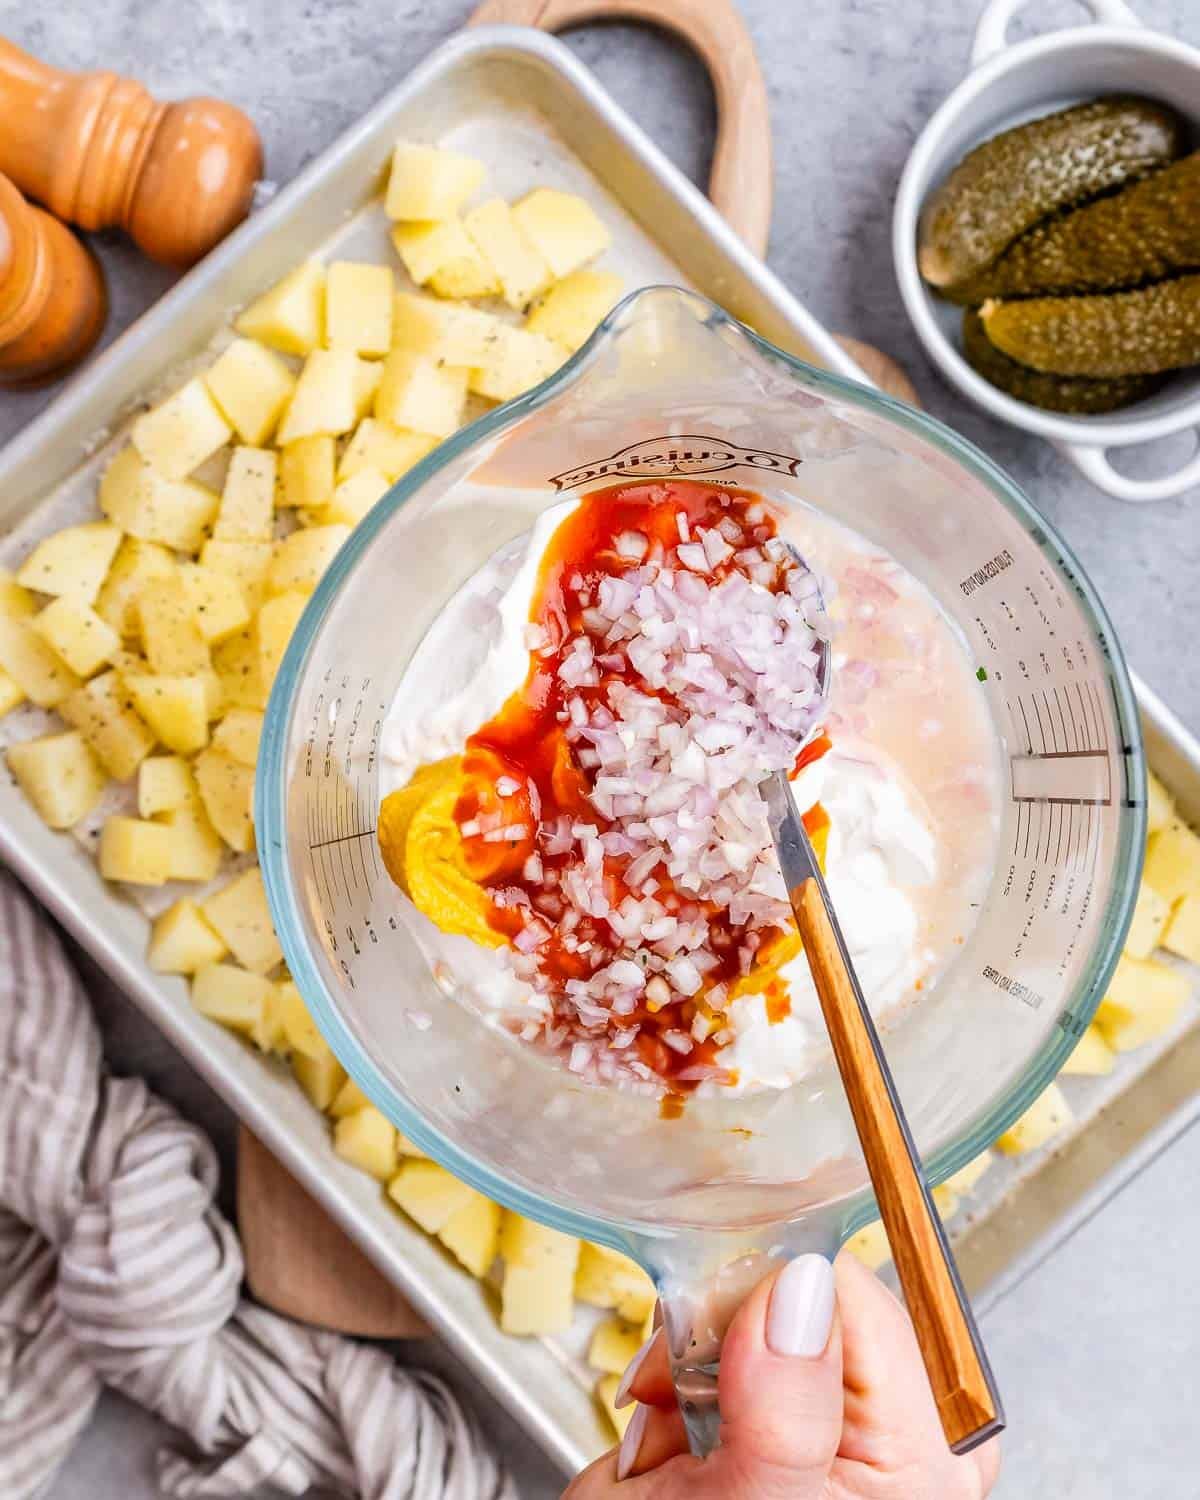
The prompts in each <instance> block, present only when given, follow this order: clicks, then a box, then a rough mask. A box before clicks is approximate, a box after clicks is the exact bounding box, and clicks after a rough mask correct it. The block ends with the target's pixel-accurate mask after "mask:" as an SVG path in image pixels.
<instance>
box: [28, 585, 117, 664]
mask: <svg viewBox="0 0 1200 1500" xmlns="http://www.w3.org/2000/svg"><path fill="white" fill-rule="evenodd" d="M30 625H31V626H32V628H33V629H34V630H36V631H37V633H38V635H40V636H41V638H42V640H44V641H45V642H46V644H47V646H49V647H50V649H51V650H52V651H53V652H55V654H56V655H58V656H60V657H61V658H62V659H63V661H65V662H66V664H67V666H68V667H70V669H71V670H72V672H77V673H78V674H79V676H80V677H90V676H91V675H92V673H93V672H98V671H99V670H100V668H101V667H102V666H104V664H105V662H107V661H110V660H111V659H112V657H113V655H114V653H115V652H117V651H118V650H119V649H120V646H121V637H120V636H119V635H118V634H117V632H116V631H115V630H114V629H113V628H112V626H111V625H108V624H106V623H105V622H104V621H103V620H102V619H101V618H100V616H99V615H98V614H97V613H96V611H95V610H94V609H92V608H91V607H90V606H89V605H87V604H81V603H79V602H78V601H77V600H75V599H71V598H66V597H61V598H58V599H52V600H51V601H50V603H49V604H47V606H46V607H45V609H43V610H42V611H41V613H40V614H37V615H35V616H34V617H33V619H32V620H31V621H30Z"/></svg>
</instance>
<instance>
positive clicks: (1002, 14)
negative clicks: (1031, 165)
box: [892, 0, 1200, 500]
mask: <svg viewBox="0 0 1200 1500" xmlns="http://www.w3.org/2000/svg"><path fill="white" fill-rule="evenodd" d="M1029 3H1030V0H991V3H990V4H989V5H988V6H987V7H986V9H985V10H984V12H983V15H982V17H981V18H980V21H979V25H978V27H977V28H976V32H975V42H974V46H973V47H972V50H971V67H970V72H969V73H968V74H967V76H966V78H965V79H964V80H963V81H962V83H960V84H959V86H958V87H957V88H956V89H955V90H954V92H953V93H952V94H951V95H950V97H949V98H948V99H947V100H946V102H945V103H944V104H943V105H942V106H941V108H940V109H939V110H938V111H937V113H936V114H935V115H934V116H933V118H932V119H931V120H930V121H929V124H928V125H926V127H925V129H924V130H923V131H922V132H921V134H920V136H919V137H918V138H917V143H916V145H915V146H914V147H913V150H912V154H911V155H910V156H909V158H908V163H907V165H906V166H905V169H904V175H903V176H902V177H901V179H900V188H899V192H898V194H897V197H896V208H895V214H894V217H893V220H892V254H893V256H894V258H895V262H896V275H897V278H898V280H899V283H900V292H901V295H902V296H903V298H904V305H905V307H906V308H907V309H908V314H909V317H910V318H911V319H912V321H913V325H914V327H915V328H916V330H917V334H918V336H919V338H920V340H921V342H922V343H923V344H924V345H925V348H926V351H927V352H928V354H929V356H930V358H931V359H932V360H933V361H934V363H935V364H936V365H937V366H938V368H939V369H940V370H941V372H942V374H943V375H944V376H945V377H946V379H947V380H948V381H949V382H950V383H951V384H952V385H954V386H956V387H957V388H958V389H959V390H960V391H961V392H962V393H963V395H965V396H968V397H969V398H970V399H971V400H972V401H974V402H975V403H976V404H977V405H978V406H981V407H983V408H984V410H985V411H988V412H990V413H991V414H992V415H993V416H995V417H1000V418H1001V419H1002V420H1003V421H1005V422H1011V423H1012V424H1013V425H1014V426H1015V427H1022V428H1024V429H1025V431H1026V432H1035V433H1038V434H1039V435H1040V436H1042V437H1045V438H1048V439H1049V440H1050V441H1051V442H1052V443H1053V444H1054V446H1055V447H1056V448H1058V449H1059V450H1060V451H1061V452H1062V453H1064V454H1065V455H1066V456H1067V457H1068V458H1069V459H1070V460H1071V461H1072V462H1073V463H1074V464H1075V465H1076V466H1077V467H1078V468H1079V469H1080V470H1081V471H1082V472H1083V473H1084V474H1085V475H1086V476H1087V477H1088V478H1089V479H1090V480H1091V481H1092V482H1093V484H1096V485H1098V486H1099V487H1100V488H1101V489H1102V490H1105V491H1106V492H1107V493H1108V494H1110V495H1114V496H1116V497H1117V498H1118V499H1121V500H1164V499H1167V498H1168V497H1169V496H1172V495H1178V494H1180V493H1181V492H1182V491H1184V490H1186V489H1189V488H1190V487H1191V486H1193V485H1200V443H1198V445H1197V451H1196V452H1195V453H1194V454H1193V455H1192V457H1191V458H1190V459H1189V460H1188V461H1187V463H1185V464H1184V465H1183V467H1182V468H1180V469H1178V470H1176V472H1175V473H1173V474H1168V475H1164V476H1162V477H1161V478H1157V479H1128V478H1126V477H1125V475H1123V474H1119V473H1118V472H1117V471H1116V469H1114V468H1113V466H1112V465H1111V464H1110V463H1109V461H1108V456H1107V453H1106V450H1107V449H1111V448H1126V447H1130V446H1131V445H1133V444H1135V443H1145V442H1149V441H1152V440H1153V439H1155V438H1162V437H1167V436H1169V435H1170V434H1171V433H1176V432H1182V431H1186V430H1189V429H1196V428H1200V369H1198V370H1194V371H1188V372H1185V373H1182V374H1180V375H1177V376H1176V377H1175V378H1174V379H1173V380H1172V381H1171V382H1170V384H1169V385H1168V386H1167V388H1166V389H1165V390H1163V391H1161V392H1160V393H1159V394H1158V395H1156V396H1153V397H1151V398H1150V399H1149V400H1147V401H1141V402H1139V403H1138V404H1137V405H1136V406H1132V407H1130V408H1129V409H1128V410H1126V411H1123V412H1116V413H1113V414H1112V415H1111V416H1101V417H1069V416H1060V415H1058V414H1057V413H1055V412H1047V411H1042V410H1040V409H1039V408H1038V407H1035V406H1029V405H1027V404H1026V403H1025V402H1023V401H1018V400H1016V399H1015V398H1014V397H1012V396H1007V395H1005V394H1004V392H1003V391H999V390H997V389H996V387H995V386H993V385H991V384H989V382H988V381H986V380H984V379H983V377H982V376H980V375H977V374H976V373H975V371H974V370H973V369H972V368H971V367H970V365H969V364H967V362H966V360H965V359H964V358H963V355H962V352H961V343H960V336H959V329H960V326H961V321H962V310H961V308H958V307H955V306H953V305H952V304H950V303H948V302H945V301H942V300H941V299H939V298H938V297H936V296H934V294H933V292H932V291H931V290H930V288H928V287H927V286H926V285H925V283H924V282H923V281H922V279H921V275H920V272H919V271H918V270H917V220H918V217H919V215H920V212H921V206H922V204H923V203H924V202H925V199H926V198H927V197H928V195H929V193H930V192H931V191H932V189H933V188H935V187H936V186H937V185H938V184H939V183H940V182H941V181H942V179H943V178H944V177H945V176H946V175H947V174H948V173H949V172H950V170H951V169H952V168H953V167H954V166H955V165H956V164H957V163H958V162H959V161H960V160H961V159H962V157H963V156H965V155H966V153H967V152H968V151H969V150H971V148H972V147H973V146H976V145H978V144H979V142H980V141H983V140H986V139H987V138H988V137H989V136H993V135H996V134H997V133H998V132H999V131H1001V130H1006V129H1008V128H1009V127H1010V126H1012V125H1018V124H1021V123H1022V122H1023V121H1025V120H1030V119H1033V118H1035V117H1036V116H1038V115H1044V114H1048V113H1050V111H1051V110H1054V109H1059V108H1062V107H1063V106H1064V105H1067V104H1074V103H1077V102H1079V101H1080V100H1083V99H1088V98H1094V97H1095V96H1096V95H1098V94H1113V93H1121V94H1143V95H1145V96H1146V97H1147V98H1150V99H1157V100H1160V101H1161V102H1163V103H1165V104H1171V105H1173V106H1174V107H1175V108H1176V109H1177V110H1178V111H1179V112H1180V114H1182V115H1184V116H1185V117H1186V118H1187V119H1188V120H1189V121H1190V123H1191V125H1192V129H1193V142H1192V144H1193V146H1200V50H1197V49H1196V48H1195V47H1189V46H1186V45H1185V44H1184V43H1182V42H1177V41H1175V40H1173V39H1172V38H1170V37H1166V36H1162V35H1160V34H1158V33H1157V32H1153V31H1149V30H1147V29H1146V27H1144V26H1143V25H1142V23H1141V22H1140V21H1139V20H1138V18H1137V16H1135V15H1134V13H1133V12H1132V11H1131V10H1130V9H1129V8H1128V6H1127V5H1125V4H1124V0H1084V4H1085V5H1086V7H1087V9H1088V10H1089V11H1090V12H1091V15H1092V18H1093V22H1094V24H1086V23H1085V24H1084V25H1082V26H1076V27H1071V28H1070V29H1068V30H1065V31H1056V32H1052V33H1050V34H1049V35H1046V36H1040V37H1035V38H1034V39H1033V40H1031V41H1025V42H1018V43H1016V44H1015V45H1011V46H1010V45H1009V43H1008V41H1007V31H1008V26H1009V23H1010V22H1011V21H1012V19H1013V17H1014V16H1015V15H1016V13H1017V12H1018V11H1019V10H1022V9H1024V7H1025V6H1026V5H1027V4H1029Z"/></svg>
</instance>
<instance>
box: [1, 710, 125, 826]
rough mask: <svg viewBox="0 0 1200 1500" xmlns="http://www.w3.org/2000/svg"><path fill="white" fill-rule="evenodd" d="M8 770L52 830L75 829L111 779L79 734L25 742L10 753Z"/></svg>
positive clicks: (13, 748)
mask: <svg viewBox="0 0 1200 1500" xmlns="http://www.w3.org/2000/svg"><path fill="white" fill-rule="evenodd" d="M6 758H7V760H8V769H9V770H10V771H11V772H12V773H13V775H14V776H15V777H16V780H17V785H18V786H19V787H20V788H21V790H22V791H23V792H24V793H25V795H26V796H27V797H28V798H29V800H30V802H32V803H33V806H34V810H35V811H36V812H37V814H38V816H39V817H40V818H41V819H42V821H43V822H44V823H47V824H49V826H50V827H51V828H72V827H74V825H75V824H76V823H78V822H79V820H80V818H82V817H85V816H86V815H87V814H88V813H90V812H91V810H92V808H93V807H95V805H96V803H97V802H98V801H99V800H100V794H101V793H102V792H103V791H104V787H105V784H106V781H107V777H106V776H105V774H104V768H103V767H102V766H101V764H100V762H99V761H98V760H97V759H96V756H95V754H94V753H93V751H92V750H91V748H90V746H89V745H88V744H87V742H86V741H85V740H84V738H83V736H82V735H81V734H80V733H79V732H78V731H77V730H73V729H72V730H68V731H67V733H66V734H49V735H45V736H43V738H41V739H37V740H23V741H22V742H21V743H20V744H17V745H10V746H9V747H8V750H7V751H6Z"/></svg>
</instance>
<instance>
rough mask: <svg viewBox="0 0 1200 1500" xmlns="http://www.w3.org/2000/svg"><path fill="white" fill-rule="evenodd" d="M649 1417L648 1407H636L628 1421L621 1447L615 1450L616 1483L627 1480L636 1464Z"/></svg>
mask: <svg viewBox="0 0 1200 1500" xmlns="http://www.w3.org/2000/svg"><path fill="white" fill-rule="evenodd" d="M649 1415H650V1408H649V1407H648V1406H638V1407H636V1408H635V1410H634V1413H633V1416H632V1417H630V1419H629V1426H628V1427H627V1428H626V1429H625V1436H624V1437H623V1438H622V1439H621V1446H620V1447H619V1448H618V1449H617V1480H618V1482H620V1481H621V1480H622V1479H628V1478H629V1471H630V1469H632V1468H633V1466H634V1464H635V1463H637V1456H638V1454H639V1453H640V1452H641V1450H642V1439H643V1438H644V1437H645V1435H646V1418H647V1417H648V1416H649Z"/></svg>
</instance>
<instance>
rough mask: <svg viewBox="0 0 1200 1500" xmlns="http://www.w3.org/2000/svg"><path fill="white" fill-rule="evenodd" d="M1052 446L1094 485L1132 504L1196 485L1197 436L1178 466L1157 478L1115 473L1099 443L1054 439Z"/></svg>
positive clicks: (1199, 470)
mask: <svg viewBox="0 0 1200 1500" xmlns="http://www.w3.org/2000/svg"><path fill="white" fill-rule="evenodd" d="M1054 446H1055V447H1056V448H1057V449H1058V451H1059V452H1060V453H1061V454H1063V456H1064V457H1066V458H1069V459H1070V460H1071V462H1072V463H1073V464H1074V465H1075V467H1076V468H1077V469H1078V470H1079V472H1080V473H1081V474H1082V475H1083V476H1084V477H1085V478H1086V479H1090V480H1091V481H1092V483H1093V484H1094V485H1095V486H1096V488H1097V489H1101V490H1103V491H1104V493H1105V494H1106V495H1112V497H1113V498H1114V499H1116V500H1129V501H1131V502H1133V503H1134V504H1140V503H1142V502H1143V501H1146V500H1171V499H1173V498H1174V497H1175V496H1176V495H1182V494H1183V492H1184V491H1185V490H1190V489H1191V488H1192V487H1193V486H1194V485H1200V438H1198V440H1197V449H1196V452H1195V453H1193V455H1192V456H1191V458H1190V459H1188V461H1187V463H1186V464H1184V466H1183V468H1182V469H1176V471H1175V472H1174V474H1163V475H1161V476H1160V477H1159V478H1158V479H1127V478H1126V476H1125V475H1124V474H1118V473H1117V471H1116V469H1114V468H1113V466H1112V464H1110V463H1109V461H1108V452H1107V450H1106V449H1105V448H1104V447H1103V446H1102V445H1097V444H1093V443H1061V442H1056V443H1055V444H1054Z"/></svg>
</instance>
